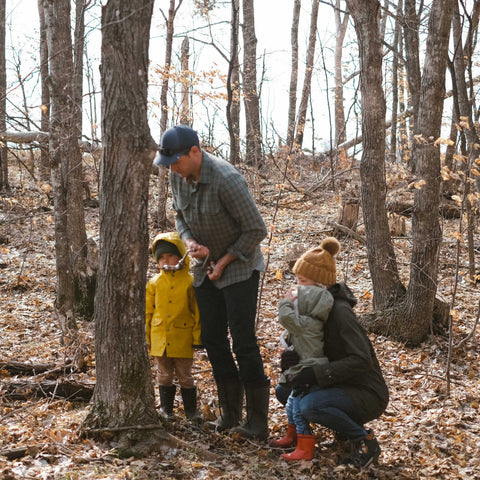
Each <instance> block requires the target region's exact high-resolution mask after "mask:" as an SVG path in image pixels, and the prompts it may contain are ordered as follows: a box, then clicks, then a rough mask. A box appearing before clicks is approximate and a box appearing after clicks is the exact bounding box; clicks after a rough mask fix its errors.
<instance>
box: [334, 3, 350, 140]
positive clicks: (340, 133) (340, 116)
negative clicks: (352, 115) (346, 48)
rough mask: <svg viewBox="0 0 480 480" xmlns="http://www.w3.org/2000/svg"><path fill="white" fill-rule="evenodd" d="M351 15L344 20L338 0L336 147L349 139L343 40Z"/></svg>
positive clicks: (345, 16) (336, 13)
mask: <svg viewBox="0 0 480 480" xmlns="http://www.w3.org/2000/svg"><path fill="white" fill-rule="evenodd" d="M349 18H350V15H349V14H348V12H347V13H345V15H344V16H343V20H342V18H341V12H340V0H336V8H335V147H338V145H340V144H341V143H344V142H345V141H346V140H347V130H346V123H345V109H344V105H343V102H344V99H343V73H342V71H343V67H342V53H343V42H344V40H345V34H346V32H347V27H348V22H349Z"/></svg>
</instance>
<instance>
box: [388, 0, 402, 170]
mask: <svg viewBox="0 0 480 480" xmlns="http://www.w3.org/2000/svg"><path fill="white" fill-rule="evenodd" d="M402 11H403V0H398V4H397V15H396V20H395V33H394V37H393V61H392V126H391V127H390V158H391V160H392V162H395V161H396V158H397V116H398V95H399V86H398V76H399V68H398V67H399V50H400V49H399V46H400V42H401V41H402V36H401V30H402V28H401V26H402V25H401V14H402Z"/></svg>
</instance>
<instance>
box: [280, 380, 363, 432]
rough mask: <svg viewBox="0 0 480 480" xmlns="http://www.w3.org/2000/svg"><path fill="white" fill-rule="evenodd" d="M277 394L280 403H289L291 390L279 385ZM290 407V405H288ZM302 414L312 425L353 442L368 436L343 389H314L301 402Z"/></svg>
mask: <svg viewBox="0 0 480 480" xmlns="http://www.w3.org/2000/svg"><path fill="white" fill-rule="evenodd" d="M275 394H276V396H277V399H278V400H279V402H280V403H284V400H285V403H286V402H287V400H286V399H288V398H289V397H288V395H289V394H290V389H289V388H288V387H285V386H283V385H277V387H276V389H275ZM287 405H288V403H287ZM298 407H299V411H300V414H301V415H302V416H303V417H304V418H305V420H306V421H308V422H310V423H318V424H320V425H323V426H324V427H327V428H330V429H331V430H334V431H335V432H337V433H339V434H340V435H343V436H345V437H347V438H348V439H351V440H356V439H358V438H363V437H365V436H366V435H368V432H367V431H366V430H365V428H364V427H363V425H359V424H358V423H357V422H355V421H354V420H353V419H352V417H355V416H356V415H355V404H354V403H353V400H352V399H351V397H350V395H348V394H347V393H346V392H345V390H342V389H341V388H335V387H333V388H323V389H322V388H320V387H313V388H312V389H311V390H310V392H309V393H308V394H307V395H305V396H303V397H302V398H301V399H300V402H299V405H298Z"/></svg>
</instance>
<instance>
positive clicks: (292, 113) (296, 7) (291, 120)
mask: <svg viewBox="0 0 480 480" xmlns="http://www.w3.org/2000/svg"><path fill="white" fill-rule="evenodd" d="M301 7H302V0H295V1H294V2H293V17H292V28H291V30H290V43H291V45H292V56H291V57H292V69H291V71H290V87H289V89H288V127H287V128H288V130H287V145H288V146H289V147H291V146H292V143H293V138H294V135H295V126H296V121H295V119H296V115H297V83H298V24H299V22H300V9H301Z"/></svg>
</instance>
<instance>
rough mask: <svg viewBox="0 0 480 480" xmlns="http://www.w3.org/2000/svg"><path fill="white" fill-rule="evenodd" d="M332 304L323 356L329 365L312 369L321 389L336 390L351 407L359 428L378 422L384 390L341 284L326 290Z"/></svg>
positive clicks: (350, 295)
mask: <svg viewBox="0 0 480 480" xmlns="http://www.w3.org/2000/svg"><path fill="white" fill-rule="evenodd" d="M329 291H330V293H331V294H332V295H333V297H334V299H335V302H334V304H333V308H332V310H331V312H330V315H329V317H328V320H327V322H326V324H325V327H324V328H325V330H324V342H325V355H326V356H327V357H328V360H329V363H328V364H325V365H317V366H315V367H314V373H315V377H316V379H317V384H318V385H319V386H320V387H321V388H328V387H339V388H342V389H343V390H345V391H346V392H347V393H348V394H349V395H350V397H351V398H352V400H353V401H354V403H355V407H356V411H357V418H354V420H355V421H357V422H358V423H359V424H364V423H367V422H369V421H370V420H373V419H375V418H378V417H379V416H380V415H381V414H382V413H383V412H384V411H385V408H386V407H387V405H388V400H389V395H388V388H387V385H386V383H385V380H384V378H383V375H382V371H381V369H380V365H379V364H378V360H377V356H376V355H375V351H374V349H373V346H372V344H371V342H370V340H369V338H368V336H367V333H366V331H365V330H364V328H363V327H362V326H361V325H360V324H359V323H358V321H357V316H356V314H355V312H354V311H353V306H355V304H356V303H357V300H356V299H355V297H354V296H353V293H352V291H351V290H350V289H349V288H348V287H347V286H346V285H345V284H344V283H336V284H335V285H332V286H331V287H330V288H329Z"/></svg>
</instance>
